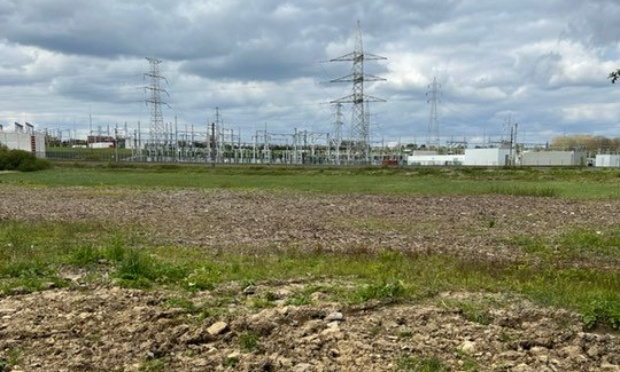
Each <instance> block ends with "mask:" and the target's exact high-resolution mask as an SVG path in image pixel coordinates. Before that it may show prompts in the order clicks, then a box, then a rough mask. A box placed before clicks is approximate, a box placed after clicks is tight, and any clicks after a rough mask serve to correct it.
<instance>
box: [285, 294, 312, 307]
mask: <svg viewBox="0 0 620 372" xmlns="http://www.w3.org/2000/svg"><path fill="white" fill-rule="evenodd" d="M311 303H312V299H311V298H310V296H309V295H308V294H307V293H304V292H297V293H294V294H293V295H292V296H290V297H288V298H287V299H286V304H287V305H293V306H304V305H310V304H311Z"/></svg>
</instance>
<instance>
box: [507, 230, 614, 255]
mask: <svg viewBox="0 0 620 372" xmlns="http://www.w3.org/2000/svg"><path fill="white" fill-rule="evenodd" d="M506 242H507V243H508V244H512V245H516V246H518V247H520V248H521V249H523V251H524V252H526V253H528V254H534V255H536V256H538V257H541V258H543V259H545V260H546V261H554V260H579V261H583V260H592V259H597V260H605V261H609V260H612V261H616V260H618V257H619V255H618V254H619V253H620V229H619V228H611V229H607V230H596V229H592V228H581V227H578V228H568V229H567V230H565V231H563V232H561V233H560V234H559V235H557V236H551V237H549V236H515V237H512V238H509V239H507V240H506Z"/></svg>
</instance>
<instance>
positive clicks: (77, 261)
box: [70, 244, 104, 266]
mask: <svg viewBox="0 0 620 372" xmlns="http://www.w3.org/2000/svg"><path fill="white" fill-rule="evenodd" d="M103 257H104V255H103V254H102V253H101V252H100V251H99V250H98V249H96V248H95V247H93V246H92V244H86V245H81V246H79V247H78V248H77V249H75V250H74V251H73V253H72V255H71V258H70V262H71V263H72V264H74V265H78V266H89V265H92V264H95V263H97V262H98V261H99V260H100V259H102V258H103Z"/></svg>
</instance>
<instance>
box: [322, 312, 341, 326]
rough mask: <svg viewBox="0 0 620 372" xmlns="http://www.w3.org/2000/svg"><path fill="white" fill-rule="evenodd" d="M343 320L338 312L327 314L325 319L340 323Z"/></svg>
mask: <svg viewBox="0 0 620 372" xmlns="http://www.w3.org/2000/svg"><path fill="white" fill-rule="evenodd" d="M343 320H344V315H343V314H342V313H341V312H339V311H334V312H333V313H330V314H328V315H327V316H326V317H325V321H326V322H328V323H330V322H341V321H343Z"/></svg>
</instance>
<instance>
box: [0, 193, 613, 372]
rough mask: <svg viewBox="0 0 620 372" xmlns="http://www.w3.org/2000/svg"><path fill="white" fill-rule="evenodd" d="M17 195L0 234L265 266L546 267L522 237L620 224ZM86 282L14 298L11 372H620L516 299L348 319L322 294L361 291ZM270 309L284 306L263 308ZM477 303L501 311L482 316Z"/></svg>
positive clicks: (558, 314)
mask: <svg viewBox="0 0 620 372" xmlns="http://www.w3.org/2000/svg"><path fill="white" fill-rule="evenodd" d="M3 192H5V193H10V195H11V198H3V199H2V200H1V201H0V223H1V222H2V221H62V222H72V221H75V222H83V221H92V222H100V223H104V224H108V225H114V226H124V227H127V226H131V228H132V229H133V230H134V231H137V232H139V233H140V234H143V235H144V237H145V239H148V240H150V241H152V242H153V243H162V244H163V243H166V244H175V245H181V246H192V247H202V248H204V249H210V250H214V251H217V250H220V251H221V250H240V251H252V252H255V253H256V254H260V252H265V251H268V250H277V249H289V248H290V247H295V249H307V250H313V251H316V250H317V249H320V251H324V252H336V253H348V252H353V253H355V252H361V251H369V250H371V251H372V250H381V249H391V250H398V251H403V252H414V253H415V252H419V253H428V252H432V253H442V254H447V255H453V256H456V257H466V258H472V259H478V260H488V261H489V262H514V263H518V262H521V261H531V260H535V259H536V256H535V255H534V256H533V255H531V254H530V253H528V252H527V251H525V250H524V249H523V248H522V247H521V246H519V245H518V244H515V243H514V242H515V240H518V239H519V238H521V237H524V238H525V237H536V236H540V237H546V238H550V239H552V238H554V237H559V236H561V235H562V234H563V233H564V232H565V231H568V230H571V229H576V228H590V229H599V230H600V231H601V232H602V233H604V232H605V231H606V230H608V229H614V228H617V226H618V223H619V221H620V201H617V200H604V201H575V200H566V199H560V198H534V197H509V196H490V195H486V196H450V197H414V196H386V195H359V194H351V195H325V194H321V195H319V194H313V193H301V192H289V191H256V190H241V191H237V190H178V189H175V190H132V189H116V188H103V187H102V188H95V189H93V188H41V189H36V190H35V189H32V188H23V189H22V188H18V187H15V186H3ZM619 261H620V257H618V256H617V255H616V256H605V257H604V259H600V258H597V257H592V258H589V259H587V260H585V259H581V258H580V256H579V255H573V256H567V258H566V260H565V261H564V262H562V263H561V264H562V265H563V266H567V267H571V266H574V267H590V266H591V267H595V268H597V269H600V270H617V268H618V264H619ZM82 279H83V278H80V277H79V275H78V277H77V278H76V277H72V278H71V280H73V281H74V282H75V285H72V286H70V287H69V288H62V289H59V288H53V287H52V286H50V288H49V289H48V290H44V291H41V292H36V293H23V294H20V293H13V294H10V295H4V297H2V298H0V358H1V359H0V360H2V361H5V362H3V363H5V364H4V365H3V364H0V371H3V368H4V370H5V371H8V370H12V371H220V370H221V371H225V370H239V371H295V372H303V371H307V372H311V371H522V372H525V371H620V340H619V338H618V334H617V333H614V332H613V331H611V330H606V331H599V332H596V333H593V332H586V331H584V330H583V323H582V320H581V317H580V316H579V315H577V314H574V313H571V312H569V311H566V310H561V309H553V308H542V307H539V306H537V305H535V304H532V303H530V302H528V301H527V300H526V299H524V298H520V297H519V296H515V295H510V294H493V293H459V292H451V293H440V294H437V295H436V296H434V297H432V298H429V299H426V300H423V301H417V302H415V303H391V304H390V303H373V302H370V303H366V304H364V305H344V304H342V303H339V302H338V301H335V300H334V298H333V297H332V296H330V294H329V293H327V292H325V291H322V290H321V288H324V287H329V286H331V285H333V284H334V283H336V282H337V283H338V285H341V286H346V285H349V284H351V283H349V282H348V281H349V280H350V278H316V279H307V278H303V279H291V280H288V281H267V282H264V283H256V284H255V285H250V286H247V285H242V284H240V283H235V282H233V283H227V284H225V285H222V286H219V287H217V288H215V289H214V290H211V291H202V292H198V293H196V294H193V295H191V296H186V294H183V293H179V292H178V291H174V290H171V289H155V290H137V289H128V288H121V287H118V286H115V285H114V284H113V282H106V283H101V282H93V283H90V282H88V281H84V280H82ZM308 280H313V281H312V282H308ZM310 285H312V286H315V288H316V291H314V292H313V293H311V294H309V297H310V298H311V302H310V303H304V304H297V303H296V302H295V298H294V297H295V293H298V291H299V290H300V288H302V287H303V288H307V287H308V286H310ZM351 285H353V284H351ZM266 295H267V296H268V297H269V298H270V300H271V302H270V306H268V307H267V308H264V309H263V308H257V307H256V306H251V303H252V301H253V299H257V298H265V296H266ZM179 298H183V301H181V300H179ZM463 303H470V304H471V303H479V304H480V308H481V309H488V310H485V311H481V312H480V313H479V314H474V316H472V311H471V309H466V308H464V307H463V306H462V304H463ZM210 308H213V311H209V309H210ZM7 361H10V362H11V363H6V362H7ZM9 364H10V366H9Z"/></svg>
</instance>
